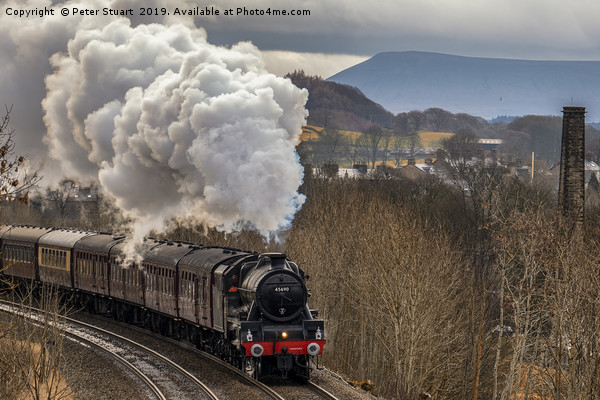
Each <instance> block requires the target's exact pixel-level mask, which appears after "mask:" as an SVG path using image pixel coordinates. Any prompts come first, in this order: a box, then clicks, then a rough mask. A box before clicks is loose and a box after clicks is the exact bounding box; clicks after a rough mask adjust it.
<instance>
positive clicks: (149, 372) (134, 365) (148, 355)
mask: <svg viewBox="0 0 600 400" xmlns="http://www.w3.org/2000/svg"><path fill="white" fill-rule="evenodd" d="M0 309H1V310H2V311H5V312H12V313H21V314H24V316H26V317H27V318H28V319H29V320H31V321H32V323H34V324H37V323H39V321H41V320H42V318H43V317H42V314H41V311H40V310H37V309H35V308H30V307H27V309H26V311H23V310H22V308H20V306H17V305H15V304H14V303H10V302H7V301H4V300H2V301H0ZM61 324H62V326H61V328H62V329H64V332H65V334H66V335H67V337H69V338H71V339H73V340H75V341H77V342H80V343H81V344H83V345H87V346H93V347H96V348H98V349H100V350H102V351H103V352H105V353H106V354H108V355H109V356H110V357H111V358H113V359H114V360H115V361H116V362H117V363H119V364H121V365H123V366H125V367H126V368H127V369H128V370H130V371H131V372H133V373H134V375H135V376H136V377H137V378H138V379H139V380H140V381H141V383H142V384H143V386H144V387H145V389H146V391H147V392H148V393H149V394H150V396H151V398H156V399H159V400H170V399H209V400H218V399H219V398H218V397H217V396H216V395H215V394H214V393H213V392H212V391H211V389H209V388H208V387H207V386H206V385H205V384H204V383H203V382H202V381H200V380H199V379H198V378H196V377H195V376H194V375H192V374H190V373H189V372H188V371H187V370H185V369H184V368H182V367H181V366H179V365H178V364H176V363H175V362H173V361H171V360H170V359H168V358H167V357H164V356H163V355H161V354H159V353H158V352H156V351H154V350H152V349H150V348H148V347H146V346H144V345H142V344H140V343H137V342H135V341H133V340H131V339H128V338H126V337H123V336H120V335H117V334H115V333H112V332H109V331H107V330H105V329H102V328H99V327H96V326H93V325H90V324H87V323H84V322H81V321H77V320H75V319H72V318H68V317H63V319H62V322H61Z"/></svg>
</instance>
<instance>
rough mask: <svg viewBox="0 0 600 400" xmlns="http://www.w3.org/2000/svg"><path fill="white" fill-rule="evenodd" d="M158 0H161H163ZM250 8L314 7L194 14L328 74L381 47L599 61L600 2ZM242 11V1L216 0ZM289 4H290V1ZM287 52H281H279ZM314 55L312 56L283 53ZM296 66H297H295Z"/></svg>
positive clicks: (213, 36)
mask: <svg viewBox="0 0 600 400" xmlns="http://www.w3.org/2000/svg"><path fill="white" fill-rule="evenodd" d="M157 3H160V1H157ZM245 3H246V4H247V5H246V7H247V9H256V8H258V9H262V10H267V9H268V8H269V7H270V8H271V9H280V8H282V7H283V6H282V4H286V6H285V7H286V9H288V10H289V9H300V10H308V11H310V16H296V17H281V16H268V15H265V16H264V17H256V16H254V17H253V16H233V17H226V16H220V17H214V18H206V17H199V18H196V24H197V25H200V26H203V27H204V28H205V29H206V30H207V32H208V38H209V41H211V42H213V43H215V44H232V43H235V42H238V41H240V40H250V41H252V42H253V43H254V44H255V45H257V46H258V47H259V48H260V49H261V50H266V51H279V52H281V51H290V52H300V53H319V54H317V55H316V56H315V57H314V58H313V59H312V60H313V61H314V65H313V66H311V62H310V61H304V68H305V69H306V70H309V71H310V70H311V69H314V71H311V72H316V73H320V74H321V75H323V76H324V77H326V76H328V75H330V74H332V73H335V72H337V71H336V70H335V69H336V67H340V68H338V69H343V68H346V67H347V66H348V65H347V64H348V63H350V64H352V63H353V61H356V60H358V61H360V60H363V59H365V58H367V57H370V56H372V55H375V54H377V53H379V52H382V51H404V50H419V51H433V52H441V53H450V54H456V55H464V56H481V57H499V58H524V59H545V60H600V24H599V23H598V20H599V18H600V2H598V1H595V0H571V1H568V2H565V1H559V0H419V1H414V0H411V1H406V0H400V1H398V0H380V1H364V0H296V1H291V2H285V3H284V2H280V1H275V0H254V1H247V2H245ZM215 4H218V8H219V9H220V10H225V9H228V8H232V9H234V11H235V10H236V8H237V7H238V6H239V5H240V2H239V1H237V0H223V1H219V2H216V3H215ZM287 4H289V5H287ZM277 54H278V55H282V54H283V53H277ZM299 60H310V58H308V57H306V54H300V55H298V54H296V55H295V56H291V55H288V57H287V58H285V57H281V64H280V66H277V67H276V66H275V59H274V57H273V58H268V60H267V61H268V62H269V64H270V66H271V67H272V68H282V67H284V66H285V65H286V63H288V64H292V63H290V62H289V61H295V62H298V61H299ZM290 66H291V65H290Z"/></svg>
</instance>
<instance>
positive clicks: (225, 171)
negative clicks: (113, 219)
mask: <svg viewBox="0 0 600 400" xmlns="http://www.w3.org/2000/svg"><path fill="white" fill-rule="evenodd" d="M94 3H102V2H101V1H96V2H94ZM79 6H81V3H79ZM38 7H39V4H38ZM5 18H6V17H3V18H2V19H0V22H3V20H4V19H5ZM45 18H51V17H45ZM55 18H57V19H60V18H62V17H55ZM86 18H87V19H86ZM93 18H96V19H95V20H93ZM42 20H44V19H42ZM47 21H48V20H46V23H47V24H48V23H49V22H47ZM57 22H60V21H57ZM69 23H70V24H71V25H70V26H71V28H69V29H66V30H65V27H64V26H63V25H60V24H57V25H56V26H55V27H54V28H53V27H52V26H46V27H45V28H44V29H40V32H39V35H40V37H39V38H38V39H39V40H40V41H41V42H44V41H45V40H47V39H46V37H47V36H46V35H48V34H49V31H50V32H51V31H52V30H53V29H56V31H57V32H59V33H60V35H61V37H63V38H64V39H68V41H67V43H65V44H63V46H64V48H63V49H59V50H58V52H56V53H54V54H52V55H51V57H50V58H49V60H50V66H51V70H50V71H49V73H47V74H46V76H45V86H46V93H45V95H44V98H43V101H42V106H43V120H44V123H45V127H46V131H45V132H44V134H43V135H40V136H43V142H44V144H45V146H46V147H47V149H48V154H49V155H50V157H51V158H52V159H54V160H56V161H57V163H58V165H59V167H60V168H61V169H62V171H63V173H65V174H66V175H69V176H76V177H78V178H80V179H83V180H86V179H90V178H93V179H97V180H98V181H99V183H100V184H101V185H102V188H103V191H104V193H105V194H108V195H111V196H112V197H114V199H115V201H116V204H117V205H118V206H119V207H120V208H121V209H122V210H124V211H125V212H126V213H127V215H128V216H130V217H132V218H133V219H134V220H135V221H136V235H137V236H138V237H139V236H142V235H144V234H145V233H147V232H148V231H149V230H150V229H161V228H162V224H163V223H164V221H165V220H166V219H168V218H171V217H176V216H194V217H196V218H198V219H199V220H200V221H202V222H205V223H207V224H209V225H211V226H221V227H223V228H225V229H226V228H228V227H232V226H234V225H235V224H236V223H237V222H239V221H245V222H250V223H251V224H253V225H254V226H255V227H256V228H257V229H259V230H262V231H274V230H277V229H279V228H281V227H283V226H285V225H286V224H288V223H289V221H290V219H291V218H292V216H293V214H294V212H295V211H296V210H297V209H298V207H299V206H300V205H301V204H302V201H303V197H302V196H299V195H298V194H297V188H298V186H299V185H300V183H301V179H302V167H301V166H300V165H299V163H298V159H297V155H296V153H295V145H296V144H297V142H298V140H299V134H300V133H301V126H302V125H303V124H304V123H305V119H306V116H307V112H306V110H305V109H304V104H305V102H306V100H307V96H308V94H307V92H306V91H305V90H300V89H298V88H296V87H295V86H294V85H293V84H292V83H291V82H290V81H289V80H287V79H283V78H279V77H276V76H274V75H271V74H268V73H267V72H266V71H265V69H264V63H263V61H262V58H261V55H260V52H259V51H258V49H257V48H256V47H254V46H253V45H252V44H250V43H239V44H237V45H235V46H233V47H231V48H223V47H217V46H213V45H211V44H209V43H208V42H207V39H206V33H205V32H204V30H202V29H198V28H194V27H191V26H190V25H189V24H188V25H184V24H179V23H173V22H172V21H171V22H169V24H148V25H146V24H138V25H136V26H135V27H133V26H132V25H131V21H129V20H128V19H126V18H117V17H112V18H110V20H106V19H104V20H103V19H101V18H99V17H82V18H80V19H78V20H77V21H70V22H69ZM69 30H72V32H71V34H70V35H69V34H68V33H69ZM42 35H44V36H42ZM35 36H36V32H35V31H33V30H32V31H31V32H30V34H29V35H27V36H26V37H25V39H26V40H25V39H22V41H21V42H19V41H20V40H21V36H19V35H13V42H14V43H15V44H16V48H18V49H21V50H20V51H26V50H27V46H30V45H31V46H36V43H38V42H36V41H35V39H36V38H35ZM56 47H60V45H57V46H56ZM13 72H14V71H13ZM36 72H39V71H37V70H36ZM0 79H1V78H0ZM19 79H22V80H23V81H26V80H31V79H38V80H39V85H43V84H44V83H43V82H44V81H43V80H42V79H44V76H20V75H19ZM17 128H18V127H17Z"/></svg>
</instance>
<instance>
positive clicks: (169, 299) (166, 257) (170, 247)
mask: <svg viewBox="0 0 600 400" xmlns="http://www.w3.org/2000/svg"><path fill="white" fill-rule="evenodd" d="M195 248H196V247H195V246H191V245H189V244H183V243H173V242H166V243H162V244H159V245H158V246H155V247H153V248H152V249H151V250H149V251H148V252H147V253H146V254H145V255H144V261H143V262H142V270H143V271H145V273H146V276H147V277H148V281H147V282H146V287H145V295H146V307H147V308H148V309H150V310H154V311H157V312H159V313H161V314H164V315H168V316H172V317H174V318H177V319H179V318H180V316H179V306H178V304H177V303H178V302H177V297H178V288H179V284H178V283H179V282H178V270H177V264H178V263H179V260H181V258H182V257H184V256H185V255H186V254H188V253H190V252H192V251H193V250H194V249H195Z"/></svg>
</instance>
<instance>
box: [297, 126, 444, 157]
mask: <svg viewBox="0 0 600 400" xmlns="http://www.w3.org/2000/svg"><path fill="white" fill-rule="evenodd" d="M322 130H323V127H321V126H315V125H306V126H304V127H303V128H302V134H301V135H300V140H302V141H317V140H319V133H320V132H321V131H322ZM340 132H341V133H342V134H344V135H346V136H348V139H349V141H350V142H355V141H356V139H357V138H358V137H359V136H360V135H362V132H353V131H340ZM418 135H419V141H420V143H419V144H418V145H417V146H418V147H432V148H437V147H440V146H441V141H442V139H447V138H450V137H452V135H454V134H453V133H449V132H427V131H422V132H419V133H418ZM337 161H338V162H339V164H340V166H342V167H349V166H350V165H351V162H350V161H348V160H346V159H341V160H337ZM415 161H416V162H417V163H423V162H425V160H424V159H417V160H415ZM381 163H382V161H379V162H377V164H378V165H379V164H381ZM406 164H407V161H406V160H402V161H401V162H400V166H404V165H406ZM386 165H388V166H390V167H396V163H395V162H394V161H392V160H389V159H388V160H387V162H386Z"/></svg>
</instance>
